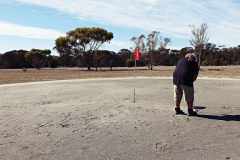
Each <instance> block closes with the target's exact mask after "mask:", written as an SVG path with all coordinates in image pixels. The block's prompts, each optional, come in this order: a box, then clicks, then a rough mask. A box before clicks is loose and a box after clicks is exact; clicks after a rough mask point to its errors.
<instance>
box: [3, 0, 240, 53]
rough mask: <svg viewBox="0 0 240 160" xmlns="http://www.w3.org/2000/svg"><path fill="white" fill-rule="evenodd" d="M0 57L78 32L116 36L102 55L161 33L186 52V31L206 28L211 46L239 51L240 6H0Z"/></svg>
mask: <svg viewBox="0 0 240 160" xmlns="http://www.w3.org/2000/svg"><path fill="white" fill-rule="evenodd" d="M0 11H1V14H0V53H3V52H5V51H8V50H12V49H31V48H41V49H44V48H50V49H52V48H53V47H54V40H55V39H56V38H57V37H58V36H61V35H64V34H65V33H66V32H67V31H69V30H71V29H74V28H76V27H86V26H99V27H103V28H106V29H107V30H108V31H111V32H113V33H114V39H113V41H112V42H111V43H110V44H106V45H104V46H103V49H109V50H114V51H118V50H119V49H121V48H130V47H131V46H132V45H133V44H132V42H131V41H130V40H129V39H130V38H131V37H133V36H138V35H140V34H142V33H143V34H148V33H150V32H151V31H153V30H157V31H160V33H161V35H162V36H167V37H170V38H171V40H172V42H171V44H170V46H169V47H170V48H182V47H185V46H189V39H190V38H191V34H190V30H191V29H190V27H189V25H196V26H198V25H200V24H201V23H207V24H208V26H209V33H208V34H209V37H210V41H211V42H213V43H216V44H218V45H226V46H236V45H240V0H221V1H219V0H201V1H200V0H181V1H180V0H121V1H120V0H8V1H4V0H0Z"/></svg>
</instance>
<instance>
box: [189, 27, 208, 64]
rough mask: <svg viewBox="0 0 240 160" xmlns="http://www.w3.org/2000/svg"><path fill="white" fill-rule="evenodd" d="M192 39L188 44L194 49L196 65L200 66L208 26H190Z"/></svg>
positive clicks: (206, 39)
mask: <svg viewBox="0 0 240 160" xmlns="http://www.w3.org/2000/svg"><path fill="white" fill-rule="evenodd" d="M191 28H192V30H191V33H192V38H191V40H190V44H191V45H192V46H193V47H194V48H195V51H196V54H197V56H198V65H199V67H200V65H201V57H202V50H203V48H204V46H205V45H206V44H207V43H208V41H209V37H208V33H207V32H208V25H207V24H206V23H203V24H201V26H200V27H196V26H194V25H192V26H191Z"/></svg>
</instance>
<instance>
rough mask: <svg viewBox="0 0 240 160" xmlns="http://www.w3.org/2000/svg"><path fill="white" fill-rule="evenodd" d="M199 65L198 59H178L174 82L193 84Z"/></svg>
mask: <svg viewBox="0 0 240 160" xmlns="http://www.w3.org/2000/svg"><path fill="white" fill-rule="evenodd" d="M198 72H199V67H198V63H197V62H196V61H188V60H187V59H186V58H182V59H180V60H179V61H178V63H177V66H176V69H175V71H174V73H173V84H175V85H186V86H190V87H192V86H193V82H194V81H195V79H194V77H196V76H197V75H198Z"/></svg>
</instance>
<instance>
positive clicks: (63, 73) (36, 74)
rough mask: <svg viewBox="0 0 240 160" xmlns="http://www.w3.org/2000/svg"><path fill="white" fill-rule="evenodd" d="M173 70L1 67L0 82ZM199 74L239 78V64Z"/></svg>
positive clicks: (163, 73)
mask: <svg viewBox="0 0 240 160" xmlns="http://www.w3.org/2000/svg"><path fill="white" fill-rule="evenodd" d="M173 70H174V67H155V68H154V70H153V71H150V70H147V68H138V69H137V70H136V72H134V71H133V69H131V68H114V70H113V71H110V70H109V69H108V68H104V69H101V70H99V71H86V70H84V69H78V68H60V69H41V70H36V69H28V70H27V71H26V72H24V71H23V70H21V69H13V70H10V69H8V70H7V69H2V70H0V84H8V83H21V82H34V81H49V80H65V79H85V78H100V77H106V78H108V77H130V76H135V75H136V76H172V72H173ZM200 76H208V77H229V78H240V66H229V67H202V69H201V71H200Z"/></svg>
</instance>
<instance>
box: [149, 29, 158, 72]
mask: <svg viewBox="0 0 240 160" xmlns="http://www.w3.org/2000/svg"><path fill="white" fill-rule="evenodd" d="M159 35H160V32H158V31H152V32H151V33H150V34H148V37H147V46H148V57H149V62H150V63H148V68H149V69H151V70H153V51H154V50H156V47H157V45H158V43H159Z"/></svg>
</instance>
